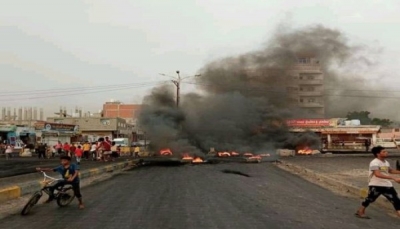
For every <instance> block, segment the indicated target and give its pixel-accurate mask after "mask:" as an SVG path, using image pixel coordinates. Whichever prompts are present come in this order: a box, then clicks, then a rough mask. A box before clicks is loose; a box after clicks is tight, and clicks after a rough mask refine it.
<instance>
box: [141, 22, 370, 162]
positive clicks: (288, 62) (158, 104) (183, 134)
mask: <svg viewBox="0 0 400 229" xmlns="http://www.w3.org/2000/svg"><path fill="white" fill-rule="evenodd" d="M360 50H364V49H361V48H360V47H353V46H350V45H349V44H348V41H347V39H346V38H345V36H344V35H343V34H342V33H341V32H340V31H337V30H332V29H329V28H325V27H323V26H312V27H307V28H303V29H300V30H286V31H283V32H278V33H276V34H275V35H274V36H273V37H272V39H271V40H270V41H269V42H268V43H267V45H266V46H265V47H264V48H263V49H262V50H259V51H255V52H250V53H246V54H243V55H240V56H236V57H228V58H224V59H220V60H214V61H212V62H210V63H208V64H206V65H205V66H204V67H203V68H202V69H200V73H201V77H198V78H196V81H194V82H189V83H193V84H196V85H198V86H199V88H200V89H202V90H203V92H205V93H202V94H201V95H200V94H195V93H191V94H186V95H182V98H181V99H182V101H181V104H180V106H179V108H178V107H177V106H176V104H175V87H174V86H173V85H164V86H161V87H157V88H154V89H153V90H152V92H151V94H150V95H148V96H147V97H145V99H144V101H143V104H144V108H143V110H142V112H141V115H140V118H139V123H140V125H141V127H142V128H143V129H144V130H145V131H146V133H147V134H148V136H149V138H150V139H151V142H152V147H153V149H154V150H159V149H161V148H166V147H168V148H171V149H172V150H173V152H176V153H197V154H198V153H204V152H208V151H209V149H210V148H211V147H215V148H216V149H217V150H218V151H225V150H227V151H233V150H235V151H239V152H252V153H265V152H273V151H272V150H274V149H276V148H280V147H289V148H295V147H296V146H298V145H299V144H307V145H308V146H312V147H314V148H316V147H319V144H320V142H321V141H320V139H319V138H318V137H317V136H316V135H315V134H313V133H304V134H301V135H293V134H290V133H289V132H288V129H287V127H286V126H285V125H284V120H285V119H288V118H313V117H318V115H317V114H314V113H310V112H309V111H305V110H301V109H300V108H296V107H295V106H292V105H290V103H288V102H287V101H288V98H287V95H288V94H287V85H288V84H289V83H290V81H291V80H292V78H291V76H290V70H291V69H292V68H293V66H294V65H295V64H296V63H297V62H298V58H299V57H311V58H316V59H317V60H318V61H319V63H320V65H321V69H322V71H323V72H324V75H325V84H326V85H328V87H333V88H337V89H340V88H343V86H344V85H348V83H349V82H353V81H358V80H359V78H357V77H356V78H346V77H342V76H341V75H340V74H339V71H337V70H335V69H338V66H344V65H346V64H347V63H348V62H353V63H355V62H357V63H360V62H363V63H364V64H365V63H368V64H371V63H370V62H369V61H368V58H365V57H363V58H360V56H357V55H356V53H359V51H360ZM334 92H335V93H336V94H335V95H340V93H344V90H343V89H342V90H336V91H334ZM332 101H335V99H333V100H332V97H329V96H326V97H325V102H326V104H329V106H327V109H326V116H327V117H343V115H345V114H346V113H347V112H348V111H352V110H354V109H356V107H357V106H358V105H359V104H358V100H354V102H351V101H349V100H346V103H338V104H336V103H335V104H332V103H331V102H332Z"/></svg>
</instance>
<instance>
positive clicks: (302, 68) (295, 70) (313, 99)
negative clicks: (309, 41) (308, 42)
mask: <svg viewBox="0 0 400 229" xmlns="http://www.w3.org/2000/svg"><path fill="white" fill-rule="evenodd" d="M288 77H289V78H288V85H287V90H288V102H289V104H291V105H293V106H297V107H300V108H303V109H306V110H309V111H311V112H312V113H314V114H317V115H318V116H321V117H324V116H325V104H324V74H323V72H322V70H321V66H320V64H319V61H318V60H317V59H315V58H309V57H301V58H298V63H297V64H295V65H294V66H293V67H292V68H291V69H290V70H289V71H288Z"/></svg>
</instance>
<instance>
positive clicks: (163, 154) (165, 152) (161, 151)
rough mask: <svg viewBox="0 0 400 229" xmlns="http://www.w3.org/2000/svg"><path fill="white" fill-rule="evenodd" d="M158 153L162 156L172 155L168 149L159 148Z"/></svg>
mask: <svg viewBox="0 0 400 229" xmlns="http://www.w3.org/2000/svg"><path fill="white" fill-rule="evenodd" d="M160 154H161V155H162V156H172V151H171V150H170V149H162V150H160Z"/></svg>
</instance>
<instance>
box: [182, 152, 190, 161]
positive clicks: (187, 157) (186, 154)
mask: <svg viewBox="0 0 400 229" xmlns="http://www.w3.org/2000/svg"><path fill="white" fill-rule="evenodd" d="M182 160H185V161H192V160H193V157H192V156H190V155H189V154H188V153H184V154H183V157H182Z"/></svg>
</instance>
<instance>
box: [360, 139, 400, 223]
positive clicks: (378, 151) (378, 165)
mask: <svg viewBox="0 0 400 229" xmlns="http://www.w3.org/2000/svg"><path fill="white" fill-rule="evenodd" d="M371 151H372V153H373V154H374V156H375V159H374V160H372V161H371V163H370V164H369V182H368V186H369V191H368V196H367V198H365V200H364V201H363V202H362V203H361V207H360V208H359V209H358V211H357V212H356V214H355V215H356V216H357V217H359V218H363V219H369V217H368V216H367V215H366V214H365V209H366V208H367V207H368V206H369V205H370V204H371V203H373V202H374V201H375V200H376V199H377V198H378V197H379V196H380V195H383V196H384V197H386V199H388V200H389V202H390V203H392V204H393V207H394V209H395V210H396V212H397V215H398V216H399V217H400V199H399V196H398V195H397V192H396V190H395V189H394V188H393V184H392V182H391V181H390V180H394V181H395V182H397V183H400V178H398V177H393V176H391V175H390V174H400V171H399V170H395V169H392V168H390V164H389V162H388V161H387V160H386V158H387V156H388V152H387V151H386V150H385V148H384V147H382V146H377V147H373V148H372V150H371Z"/></svg>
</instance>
